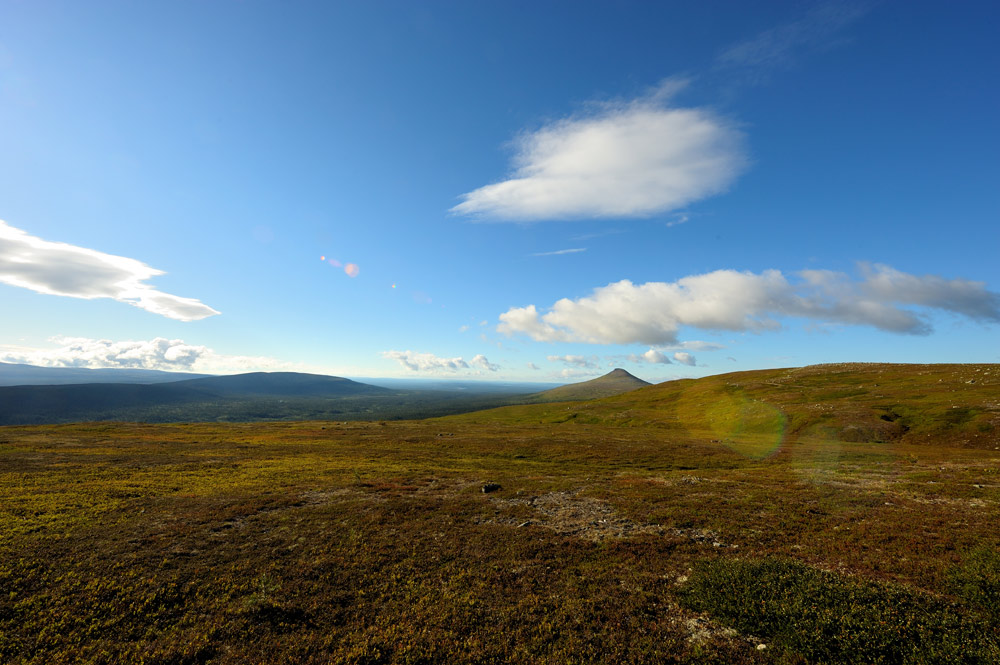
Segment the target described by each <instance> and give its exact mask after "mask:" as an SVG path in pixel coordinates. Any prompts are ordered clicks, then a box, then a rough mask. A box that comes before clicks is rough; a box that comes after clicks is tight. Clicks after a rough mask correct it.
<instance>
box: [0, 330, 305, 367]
mask: <svg viewBox="0 0 1000 665" xmlns="http://www.w3.org/2000/svg"><path fill="white" fill-rule="evenodd" d="M51 341H52V342H53V343H54V344H55V345H56V346H55V347H54V348H49V349H24V348H18V349H11V348H0V360H2V361H4V362H11V363H26V364H29V365H38V366H41V367H86V368H92V369H96V368H129V369H159V370H166V371H175V372H204V373H209V374H214V373H230V372H251V371H262V370H279V369H298V370H301V369H303V368H302V367H301V366H299V365H297V364H294V363H287V362H282V361H279V360H276V359H274V358H268V357H264V356H231V355H225V354H221V353H217V352H216V351H214V350H212V349H210V348H209V347H207V346H202V345H199V344H188V343H187V342H185V341H184V340H181V339H166V338H164V337H156V338H154V339H149V340H118V341H114V340H109V339H91V338H87V337H53V338H52V340H51Z"/></svg>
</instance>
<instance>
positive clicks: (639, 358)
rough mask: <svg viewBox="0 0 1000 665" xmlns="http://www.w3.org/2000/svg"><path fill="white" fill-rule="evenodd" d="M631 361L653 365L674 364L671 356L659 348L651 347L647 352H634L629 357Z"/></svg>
mask: <svg viewBox="0 0 1000 665" xmlns="http://www.w3.org/2000/svg"><path fill="white" fill-rule="evenodd" d="M628 359H629V360H630V361H631V362H634V363H650V364H653V365H656V364H660V365H672V364H673V362H672V361H671V360H670V356H668V355H667V354H665V353H663V352H662V351H659V350H658V349H649V350H648V351H646V352H645V353H640V354H632V355H630V356H629V357H628Z"/></svg>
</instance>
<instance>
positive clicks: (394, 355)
mask: <svg viewBox="0 0 1000 665" xmlns="http://www.w3.org/2000/svg"><path fill="white" fill-rule="evenodd" d="M381 356H382V357H383V358H388V359H390V360H395V361H396V362H398V363H399V364H400V365H402V366H403V367H405V368H406V369H408V370H410V371H413V372H427V373H430V374H440V373H449V374H450V373H454V372H458V371H460V370H469V369H480V370H486V371H489V372H496V371H498V370H499V369H500V366H499V365H494V364H493V363H491V362H490V361H489V360H488V359H487V358H486V356H484V355H483V354H481V353H480V354H478V355H476V356H473V358H472V360H469V361H468V362H466V361H465V360H464V359H463V358H461V357H457V358H442V357H441V356H436V355H434V354H433V353H419V352H416V351H382V353H381Z"/></svg>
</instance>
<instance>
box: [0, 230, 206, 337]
mask: <svg viewBox="0 0 1000 665" xmlns="http://www.w3.org/2000/svg"><path fill="white" fill-rule="evenodd" d="M162 274H164V273H163V271H162V270H157V269H156V268H152V267H150V266H148V265H146V264H145V263H142V262H141V261H137V260H135V259H130V258H126V257H124V256H115V255H113V254H105V253H104V252H99V251H97V250H93V249H87V248H85V247H77V246H75V245H69V244H66V243H61V242H50V241H48V240H43V239H41V238H37V237H35V236H31V235H28V234H27V233H26V232H24V231H22V230H20V229H16V228H14V227H13V226H10V225H9V224H7V223H6V222H4V221H3V220H0V282H2V283H4V284H9V285H11V286H19V287H22V288H25V289H31V290H32V291H36V292H38V293H45V294H49V295H56V296H68V297H71V298H83V299H87V300H91V299H95V298H111V299H112V300H117V301H119V302H124V303H128V304H129V305H133V306H135V307H139V308H141V309H144V310H146V311H149V312H152V313H154V314H160V315H161V316H166V317H168V318H171V319H177V320H180V321H194V320H197V319H204V318H205V317H208V316H213V315H215V314H218V313H219V312H217V311H216V310H214V309H212V308H211V307H209V306H208V305H205V304H204V303H202V302H201V301H200V300H195V299H194V298H183V297H181V296H175V295H172V294H170V293H164V292H162V291H157V290H156V289H154V288H153V287H151V286H150V285H149V284H146V283H145V282H146V280H148V279H150V278H152V277H156V276H157V275H162Z"/></svg>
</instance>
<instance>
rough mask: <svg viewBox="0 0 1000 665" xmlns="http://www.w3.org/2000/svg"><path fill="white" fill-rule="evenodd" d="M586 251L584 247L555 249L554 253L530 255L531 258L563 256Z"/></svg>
mask: <svg viewBox="0 0 1000 665" xmlns="http://www.w3.org/2000/svg"><path fill="white" fill-rule="evenodd" d="M586 251H587V248H586V247H574V248H573V249H557V250H556V251H554V252H537V253H535V254H532V256H561V255H563V254H579V253H580V252H586Z"/></svg>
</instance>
